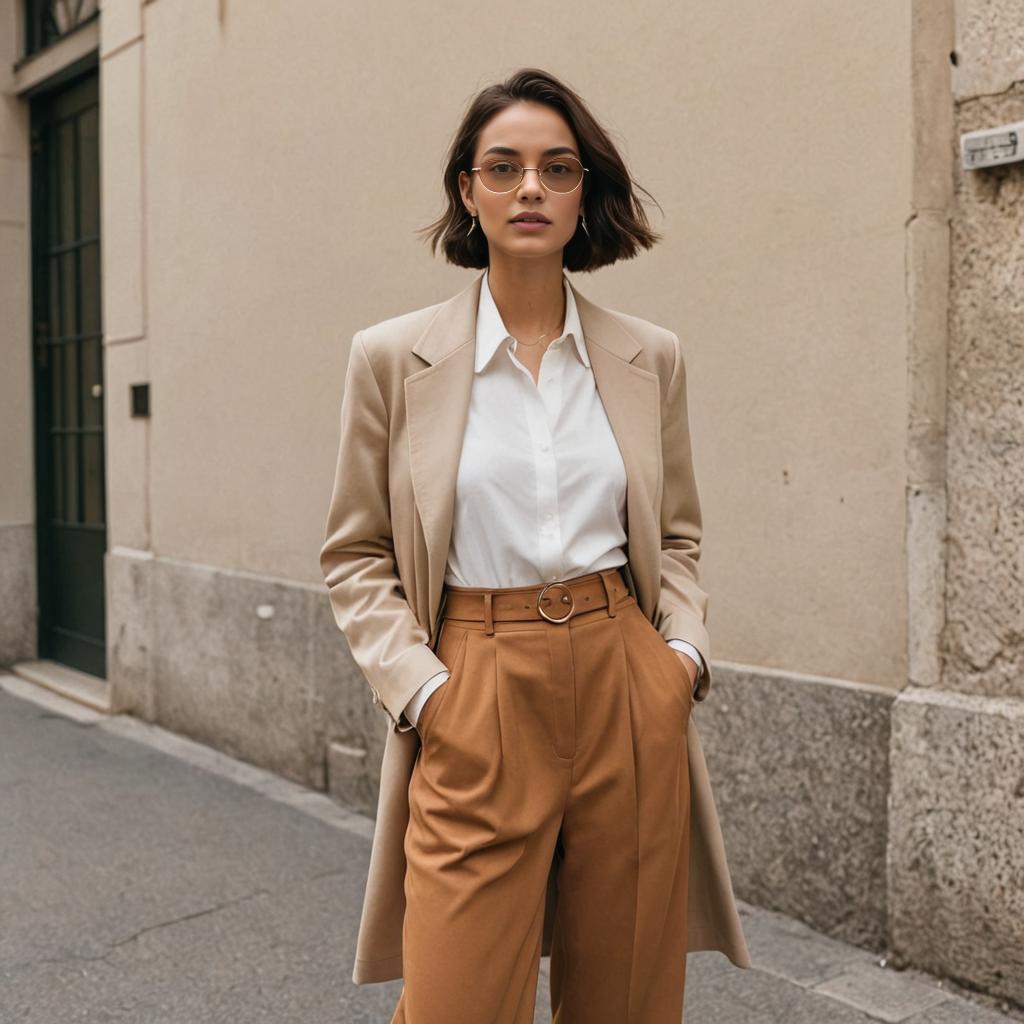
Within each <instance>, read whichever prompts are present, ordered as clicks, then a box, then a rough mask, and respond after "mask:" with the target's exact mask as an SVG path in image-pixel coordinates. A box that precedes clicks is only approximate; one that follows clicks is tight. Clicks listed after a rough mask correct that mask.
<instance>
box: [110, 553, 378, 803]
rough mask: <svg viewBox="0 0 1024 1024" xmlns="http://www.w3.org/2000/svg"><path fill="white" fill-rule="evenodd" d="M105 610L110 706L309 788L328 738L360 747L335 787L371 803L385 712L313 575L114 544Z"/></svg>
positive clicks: (320, 777) (321, 775)
mask: <svg viewBox="0 0 1024 1024" xmlns="http://www.w3.org/2000/svg"><path fill="white" fill-rule="evenodd" d="M107 618H108V634H107V635H108V675H109V679H110V682H111V686H112V693H113V698H112V700H113V706H114V710H115V711H125V712H130V713H131V714H134V715H137V716H138V717H140V718H142V719H144V720H146V721H149V722H154V723H156V724H158V725H161V726H163V727H164V728H166V729H171V730H173V731H174V732H177V733H180V734H182V735H185V736H189V737H191V738H192V739H195V740H198V741H200V742H202V743H207V744H209V745H210V746H213V747H216V748H217V749H219V750H222V751H224V752H225V753H227V754H230V755H231V756H232V757H237V758H240V759H242V760H244V761H249V762H250V763H252V764H256V765H259V766H261V767H263V768H268V769H270V770H272V771H275V772H278V773H279V774H281V775H283V776H285V777H286V778H290V779H294V780H295V781H297V782H301V783H303V784H305V785H307V786H312V787H314V788H316V789H325V788H327V785H328V778H327V771H328V761H329V758H328V746H329V744H330V743H337V744H340V746H341V749H342V751H345V750H351V751H358V750H363V751H365V756H362V757H355V756H353V757H352V758H350V759H348V761H343V762H339V769H338V772H337V775H338V780H339V785H338V786H337V787H334V788H335V791H336V792H335V795H337V796H338V797H339V798H340V799H343V800H345V802H346V803H347V804H348V805H349V806H351V807H353V808H355V809H359V810H364V811H371V812H372V811H374V810H375V808H376V802H375V792H376V788H377V782H378V780H379V770H380V760H381V755H382V753H383V749H384V739H385V737H386V735H387V733H386V730H385V728H384V727H385V726H386V724H387V723H386V722H385V721H384V720H383V716H382V715H381V714H380V712H379V711H378V710H377V709H376V708H375V707H374V706H373V704H372V703H371V701H370V699H369V690H368V688H367V686H366V682H365V680H364V679H363V675H362V673H361V672H360V671H359V670H358V668H356V666H355V664H354V663H353V661H352V659H351V656H350V655H349V652H348V647H347V644H346V642H345V638H344V637H343V636H342V634H341V633H340V631H339V630H338V627H337V624H336V623H335V621H334V617H333V615H332V613H331V609H330V604H329V603H328V600H327V593H326V590H325V588H324V587H323V586H319V587H317V586H311V585H302V584H296V583H289V582H285V581H282V580H278V579H273V578H268V577H263V576H258V575H255V574H252V573H245V572H236V571H230V570H224V569H218V568H211V567H209V566H205V565H196V564H192V563H188V562H180V561H175V560H172V559H162V558H153V557H152V556H150V555H149V554H147V553H145V552H135V551H130V550H125V549H115V550H113V551H111V552H110V553H108V555H107ZM337 756H340V755H337ZM342 763H344V764H345V766H346V769H347V770H346V771H342V770H341V764H342Z"/></svg>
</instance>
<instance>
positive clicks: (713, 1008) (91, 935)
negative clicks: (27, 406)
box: [0, 673, 1024, 1024]
mask: <svg viewBox="0 0 1024 1024" xmlns="http://www.w3.org/2000/svg"><path fill="white" fill-rule="evenodd" d="M372 827H373V822H372V821H371V820H370V819H369V818H366V817H364V816H362V815H358V814H352V813H349V812H347V811H345V810H344V809H343V808H341V807H339V806H338V805H337V804H336V803H334V802H333V801H332V800H331V799H329V798H328V797H326V796H324V795H323V794H319V793H315V792H313V791H310V790H307V789H305V788H303V787H301V786H297V785H295V784H293V783H290V782H287V781H285V780H283V779H280V778H278V777H276V776H273V775H271V774H269V773H267V772H264V771H261V770H260V769H257V768H254V767H252V766H250V765H246V764H243V763H241V762H238V761H234V760H232V759H231V758H228V757H225V756H224V755H222V754H219V753H217V752H215V751H212V750H210V749H209V748H206V747H203V746H200V745H199V744H196V743H193V742H191V741H189V740H185V739H182V738H180V737H177V736H174V735H172V734H170V733H167V732H165V731H163V730H161V729H156V728H153V727H151V726H148V725H146V724H144V723H142V722H139V721H137V720H136V719H133V718H130V717H128V716H114V717H107V716H103V715H99V714H95V713H93V712H91V711H88V710H86V709H84V708H81V707H79V706H78V705H75V704H72V703H70V702H68V701H66V700H64V699H63V698H60V697H57V696H54V695H51V694H49V693H47V692H46V691H43V690H40V689H38V688H36V687H34V686H33V685H32V684H30V683H26V682H25V681H23V680H21V679H17V678H15V677H13V676H10V675H4V674H2V673H0V901H2V902H0V1022H2V1024H15V1022H17V1024H22V1022H25V1024H64V1022H72V1021H74V1022H87V1024H91V1022H102V1024H115V1022H117V1024H121V1022H124V1024H171V1022H174V1024H208V1022H221V1021H223V1022H225V1024H226V1022H231V1024H238V1022H240V1021H244V1022H246V1024H256V1022H260V1021H267V1022H273V1024H285V1022H292V1021H294V1022H296V1024H298V1022H301V1024H321V1022H322V1024H328V1022H330V1024H387V1022H388V1021H389V1020H390V1016H391V1011H392V1009H393V1007H394V1005H395V1002H396V1001H397V999H398V994H399V991H400V988H401V982H400V981H395V982H390V983H387V984H383V985H369V986H363V987H356V986H354V985H353V984H352V983H351V981H350V976H351V969H352V955H353V946H354V942H355V934H356V927H357V924H358V920H359V912H360V907H361V899H362V883H363V880H364V878H365V873H366V867H367V861H368V859H369V850H370V837H371V835H372ZM740 909H741V912H742V914H743V918H744V928H745V931H746V934H747V938H748V941H749V944H750V948H751V953H752V955H753V957H754V961H755V967H754V969H752V970H746V971H743V970H738V969H737V968H735V967H734V966H733V965H732V964H731V963H730V962H729V961H728V960H727V959H726V958H725V957H724V956H722V955H721V954H720V953H709V952H704V953H696V954H692V955H691V956H690V957H689V964H688V969H689V976H688V979H687V991H686V1021H687V1024H800V1022H808V1024H810V1022H814V1024H825V1022H828V1024H832V1022H835V1024H857V1022H867V1021H876V1020H882V1021H901V1022H908V1024H954V1022H956V1024H960V1022H964V1024H967V1022H970V1024H995V1022H1000V1021H1001V1022H1005V1021H1010V1020H1017V1021H1021V1020H1024V1014H1019V1013H1012V1012H1010V1011H1009V1010H1008V1008H1007V1007H999V1006H998V1005H997V1004H995V1003H994V1002H993V1001H991V1000H984V999H982V998H981V997H972V998H965V995H966V994H965V993H957V992H954V991H953V990H952V986H950V985H949V984H948V983H946V984H943V983H942V982H939V981H936V980H935V979H932V978H929V977H928V976H927V975H922V974H918V973H915V972H911V971H904V972H897V971H893V970H891V969H887V968H884V967H880V966H879V965H878V963H877V957H875V956H874V955H872V954H870V953H867V952H865V951H863V950H860V949H857V948H856V947H852V946H848V945H845V944H843V943H839V942H835V941H833V940H831V939H827V938H824V937H822V936H820V935H818V934H816V933H815V932H813V931H811V930H810V929H808V928H806V927H805V926H803V925H801V924H799V923H797V922H795V921H792V920H790V919H788V918H785V917H782V916H781V915H777V914H772V913H770V912H766V911H762V910H759V909H757V908H755V907H752V906H749V905H747V904H744V903H740ZM542 964H543V965H544V969H543V970H542V973H541V984H540V989H539V992H538V1000H537V1002H538V1011H537V1017H536V1020H537V1021H538V1022H541V1021H550V1013H549V1012H548V1011H547V1009H546V1005H547V998H548V990H547V979H546V966H547V961H546V960H543V961H542Z"/></svg>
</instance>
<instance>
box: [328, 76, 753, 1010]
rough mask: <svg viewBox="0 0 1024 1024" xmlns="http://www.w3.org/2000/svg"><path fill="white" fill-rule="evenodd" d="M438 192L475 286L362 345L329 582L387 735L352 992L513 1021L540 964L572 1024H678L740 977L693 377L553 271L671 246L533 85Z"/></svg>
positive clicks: (433, 229)
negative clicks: (697, 957)
mask: <svg viewBox="0 0 1024 1024" xmlns="http://www.w3.org/2000/svg"><path fill="white" fill-rule="evenodd" d="M444 181H445V189H446V195H447V200H448V209H447V211H446V213H445V214H444V215H443V216H442V217H441V218H440V219H439V221H437V222H436V223H435V224H433V225H431V226H430V227H429V228H428V229H426V230H427V231H428V232H429V233H430V236H431V238H432V240H433V244H434V248H435V250H436V248H437V247H438V246H440V247H441V248H442V249H443V251H444V254H445V256H446V257H447V259H448V260H449V261H450V262H452V263H454V264H456V265H458V266H465V267H472V268H476V269H482V270H483V271H484V272H483V273H482V274H479V275H478V276H477V277H476V279H475V280H474V281H473V283H472V284H471V285H469V286H468V287H466V288H465V289H463V291H461V292H460V293H458V294H457V295H455V296H454V297H452V298H451V299H449V300H447V301H446V302H442V303H438V304H437V305H434V306H430V307H428V308H426V309H422V310H416V311H415V312H412V313H407V314H405V315H403V316H399V317H395V318H393V319H390V320H386V321H384V322H382V323H380V324H376V325H374V326H373V327H369V328H366V329H364V330H362V331H359V332H358V333H357V335H356V337H355V339H354V341H353V346H352V351H351V355H350V357H349V368H348V372H347V376H346V387H345V394H344V399H343V401H342V414H341V444H340V448H339V453H338V462H337V470H336V476H335V484H334V493H333V495H332V499H331V507H330V513H329V518H328V523H327V530H326V540H325V543H324V545H323V548H322V550H321V556H320V558H321V566H322V568H323V571H324V575H325V579H326V581H327V585H328V588H329V591H330V596H331V603H332V607H333V610H334V615H335V618H336V620H337V622H338V625H339V626H340V628H341V629H342V631H343V632H344V633H345V636H346V638H347V640H348V642H349V646H350V649H351V652H352V656H353V659H354V660H355V661H356V663H357V664H358V665H359V667H360V668H361V669H362V670H363V672H364V673H365V675H366V676H367V679H368V680H369V683H370V687H371V690H372V693H373V699H374V702H375V703H376V704H378V705H379V706H381V707H382V709H383V710H384V711H385V713H386V714H387V716H388V719H389V721H390V725H391V728H390V729H389V730H388V737H387V746H386V748H385V755H384V766H383V769H382V774H381V796H380V805H379V810H378V816H377V823H376V829H375V835H374V847H373V851H372V854H371V862H370V877H369V880H368V883H367V892H366V898H365V902H364V906H363V919H362V922H361V926H360V934H359V946H358V950H357V961H356V968H355V971H354V973H353V978H354V979H355V980H356V982H357V983H364V982H368V981H381V980H386V979H389V978H394V977H402V978H403V980H404V985H403V989H402V993H401V996H400V998H399V1001H398V1005H397V1007H396V1009H395V1012H394V1016H393V1018H392V1021H393V1022H408V1024H435V1022H436V1024H441V1022H444V1024H453V1022H472V1024H526V1022H532V1021H533V1019H534V1001H535V994H536V985H537V977H538V969H539V957H540V956H541V955H550V957H551V1000H552V1011H553V1015H554V1017H555V1019H556V1020H558V1021H560V1022H562V1024H569V1022H573V1024H575V1022H579V1024H584V1022H585V1024H603V1022H607V1024H662V1022H664V1024H669V1022H671V1024H678V1021H679V1020H680V1019H681V1016H682V1006H683V991H684V983H685V973H686V953H687V951H688V950H692V949H719V950H721V951H722V952H724V953H726V955H728V956H729V957H730V958H731V959H732V960H733V962H734V963H736V964H737V965H738V966H741V967H747V966H749V965H750V960H749V955H748V952H747V949H746V944H745V942H744V938H743V934H742V929H741V927H740V924H739V920H738V916H737V914H736V909H735V905H734V903H733V899H732V891H731V886H730V882H729V875H728V868H727V865H726V862H725V855H724V852H723V848H722V841H721V833H720V830H719V826H718V820H717V817H716V815H715V810H714V803H713V800H712V797H711V792H710V788H709V784H708V780H707V774H706V768H705V765H704V760H703V754H702V752H701V750H700V744H699V739H698V738H697V734H696V729H695V727H694V724H693V722H692V721H691V711H692V708H693V705H694V703H695V702H696V701H699V700H703V699H704V698H705V697H706V695H707V691H708V688H709V687H710V682H711V675H710V664H709V661H708V651H709V644H708V634H707V630H706V627H705V620H706V614H707V595H706V594H705V593H704V591H703V590H702V589H701V588H700V586H699V584H698V579H697V561H698V558H699V554H700V538H701V516H700V508H699V503H698V498H697V491H696V486H695V482H694V478H693V469H692V461H691V453H690V440H689V431H688V424H687V411H686V387H685V367H684V364H683V359H682V354H681V349H680V344H679V340H678V338H677V337H676V335H675V334H673V333H672V332H671V331H668V330H666V329H664V328H661V327H658V326H656V325H655V324H653V323H650V322H649V321H646V320H642V319H640V318H638V317H635V316H630V315H628V314H625V313H619V312H613V311H611V310H607V309H603V308H602V307H600V306H597V305H595V304H594V303H592V302H590V301H588V300H587V299H586V298H585V297H584V296H582V295H581V294H580V293H579V292H578V291H577V290H576V288H575V287H574V286H573V285H572V283H571V282H570V281H569V280H568V278H567V277H566V276H565V270H570V271H574V270H582V271H587V270H594V269H596V268H597V267H600V266H605V265H608V264H611V263H614V262H616V261H617V260H619V259H624V258H629V257H631V256H634V255H635V254H636V253H637V252H638V250H639V248H641V247H643V248H649V247H650V246H651V245H652V244H653V243H654V241H656V240H657V238H658V236H657V235H655V234H654V233H653V232H651V231H650V230H649V228H648V227H647V222H646V218H645V216H644V213H643V210H642V208H641V206H640V204H639V202H638V201H637V199H636V196H635V194H634V191H633V185H632V182H631V179H630V176H629V174H628V172H627V171H626V169H625V166H624V164H623V161H622V159H621V158H620V156H619V154H618V153H617V152H616V150H615V147H614V145H613V144H612V142H611V140H610V139H609V138H608V136H607V134H606V133H605V132H604V130H603V129H602V128H601V127H600V125H599V124H598V122H597V121H596V120H595V118H594V117H593V116H592V115H591V114H590V113H589V112H588V110H587V108H586V107H585V105H584V104H583V102H582V100H581V99H580V98H579V96H577V95H576V94H575V93H574V92H573V91H572V90H570V89H569V88H568V87H567V86H565V85H564V84H563V83H561V82H559V81H558V80H557V79H556V78H554V77H553V76H551V75H549V74H547V73H545V72H543V71H539V70H536V69H524V70H521V71H519V72H517V73H516V74H514V75H512V76H511V77H510V78H509V79H508V80H507V81H505V82H503V83H501V84H500V85H495V86H492V87H489V88H486V89H484V90H483V91H482V92H481V93H480V94H479V95H478V96H477V97H476V98H475V100H474V101H473V102H472V104H471V106H470V108H469V110H468V112H467V113H466V115H465V117H464V118H463V121H462V124H461V126H460V128H459V130H458V132H457V134H456V137H455V140H454V142H453V144H452V146H451V150H450V153H449V157H448V164H447V169H446V172H445V178H444ZM407 737H413V739H412V740H409V739H407ZM399 890H400V891H399Z"/></svg>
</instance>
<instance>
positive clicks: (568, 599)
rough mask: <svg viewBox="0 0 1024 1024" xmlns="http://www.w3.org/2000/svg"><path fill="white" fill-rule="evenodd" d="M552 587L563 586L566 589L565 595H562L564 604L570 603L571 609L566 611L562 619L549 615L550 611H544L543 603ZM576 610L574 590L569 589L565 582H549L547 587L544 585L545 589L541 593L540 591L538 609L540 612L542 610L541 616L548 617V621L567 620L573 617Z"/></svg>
mask: <svg viewBox="0 0 1024 1024" xmlns="http://www.w3.org/2000/svg"><path fill="white" fill-rule="evenodd" d="M552 587H561V588H562V589H563V590H564V591H565V594H563V595H562V603H563V604H564V603H568V605H569V611H568V612H567V613H566V615H565V616H564V617H563V618H561V619H553V618H552V617H551V616H550V615H548V613H547V612H546V611H544V608H543V604H544V595H545V594H546V593H547V592H548V590H550V589H551V588H552ZM575 610H576V601H575V599H574V598H573V596H572V591H571V590H570V589H569V588H568V587H567V586H566V585H565V584H564V583H549V584H548V585H547V586H546V587H544V589H543V590H542V591H541V592H540V593H539V594H538V595H537V611H539V612H540V614H541V616H542V617H543V618H545V619H547V620H548V622H565V621H566V620H567V619H569V618H571V616H572V613H573V612H574V611H575Z"/></svg>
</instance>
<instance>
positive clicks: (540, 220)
mask: <svg viewBox="0 0 1024 1024" xmlns="http://www.w3.org/2000/svg"><path fill="white" fill-rule="evenodd" d="M519 221H525V222H526V223H527V224H550V223H551V221H549V220H548V219H547V217H545V216H544V215H543V214H541V213H521V214H519V216H518V217H513V218H512V223H513V224H515V223H517V222H519Z"/></svg>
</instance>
